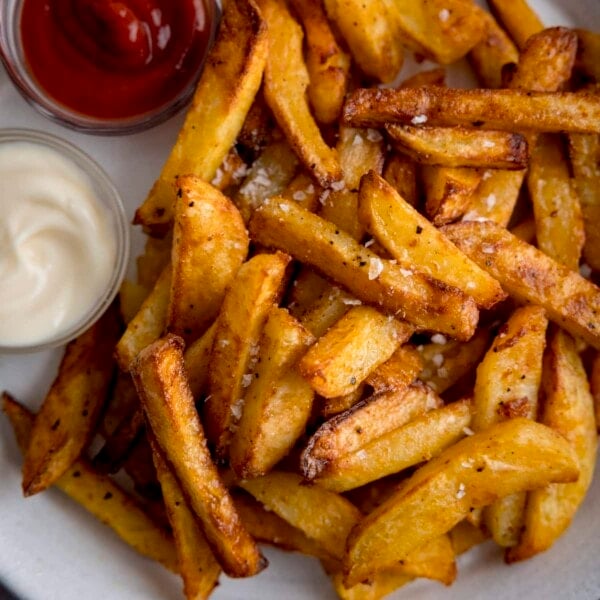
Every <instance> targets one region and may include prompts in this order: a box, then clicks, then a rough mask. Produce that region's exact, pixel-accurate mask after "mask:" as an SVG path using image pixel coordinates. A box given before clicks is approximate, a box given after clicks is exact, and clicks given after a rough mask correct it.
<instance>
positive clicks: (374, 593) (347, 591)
mask: <svg viewBox="0 0 600 600" xmlns="http://www.w3.org/2000/svg"><path fill="white" fill-rule="evenodd" d="M413 580H414V577H411V576H410V575H407V574H406V573H405V572H404V571H403V570H402V569H399V568H396V567H391V568H389V569H382V570H381V571H377V572H376V573H373V576H372V577H371V578H370V579H369V581H365V582H364V583H357V584H356V585H353V586H351V587H346V585H345V584H344V574H343V573H342V572H341V571H337V572H334V573H332V574H331V581H332V583H333V587H334V588H335V591H336V593H337V595H338V597H339V598H340V600H381V599H382V598H384V597H387V596H388V595H389V594H391V593H392V592H394V591H395V590H397V589H399V588H401V587H403V586H405V585H406V584H408V583H410V582H411V581H413Z"/></svg>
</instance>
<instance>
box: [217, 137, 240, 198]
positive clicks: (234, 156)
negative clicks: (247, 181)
mask: <svg viewBox="0 0 600 600" xmlns="http://www.w3.org/2000/svg"><path fill="white" fill-rule="evenodd" d="M240 135H241V132H240ZM238 137H239V136H238ZM246 171H247V166H246V163H245V162H244V161H243V160H242V157H241V156H240V155H239V154H238V151H237V149H236V148H235V147H233V148H232V149H231V150H230V151H229V153H228V154H227V156H226V157H225V158H224V159H223V162H222V163H221V166H220V167H219V168H218V169H217V171H216V173H215V176H214V177H213V178H212V180H211V182H210V184H211V185H212V186H213V187H215V188H217V189H218V190H219V191H221V192H224V191H226V190H228V189H229V188H230V187H233V186H237V185H240V183H241V182H242V178H243V177H244V175H245V174H246Z"/></svg>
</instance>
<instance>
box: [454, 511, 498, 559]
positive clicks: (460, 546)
mask: <svg viewBox="0 0 600 600" xmlns="http://www.w3.org/2000/svg"><path fill="white" fill-rule="evenodd" d="M448 535H449V536H450V541H451V543H452V548H453V549H454V554H456V556H458V555H459V554H464V553H465V552H467V551H468V550H470V549H471V548H473V546H478V545H479V544H482V543H483V542H485V540H487V539H488V537H489V535H488V534H487V533H485V532H484V531H483V530H482V529H481V527H476V526H475V525H472V524H471V523H469V521H467V520H466V519H465V520H464V521H461V522H460V523H458V524H457V525H455V526H454V527H453V528H452V529H451V530H450V532H449V533H448Z"/></svg>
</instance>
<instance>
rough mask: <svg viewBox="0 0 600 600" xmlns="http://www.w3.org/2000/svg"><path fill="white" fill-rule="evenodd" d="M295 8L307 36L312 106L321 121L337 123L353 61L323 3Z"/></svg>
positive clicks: (307, 1)
mask: <svg viewBox="0 0 600 600" xmlns="http://www.w3.org/2000/svg"><path fill="white" fill-rule="evenodd" d="M292 6H293V7H294V9H295V10H296V12H297V13H298V16H299V17H300V19H301V21H302V24H303V26H304V30H305V32H306V68H307V69H308V75H309V78H310V84H309V86H308V97H309V99H310V103H311V104H312V107H313V109H314V111H315V117H316V118H317V120H318V121H321V123H333V122H334V121H335V120H337V118H338V116H339V114H340V112H341V110H342V104H343V103H344V96H345V94H346V88H347V86H348V78H349V71H350V57H349V56H348V55H347V54H346V53H345V52H343V51H342V49H341V48H340V47H339V45H338V43H337V42H336V40H335V36H334V35H333V32H332V31H331V25H330V24H329V21H328V20H327V16H326V14H325V11H324V8H323V4H322V2H321V0H292Z"/></svg>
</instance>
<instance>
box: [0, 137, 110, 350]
mask: <svg viewBox="0 0 600 600" xmlns="http://www.w3.org/2000/svg"><path fill="white" fill-rule="evenodd" d="M111 219H112V216H111V214H110V213H109V211H108V209H107V208H106V207H105V206H104V205H103V204H102V202H101V201H100V200H99V199H98V197H97V195H96V192H95V190H94V187H93V185H92V182H91V181H90V179H89V178H88V176H87V174H86V173H85V172H84V171H83V170H82V169H81V168H80V167H79V166H78V165H77V164H76V163H75V162H73V161H72V160H70V159H69V158H66V157H65V156H63V155H62V154H60V153H59V152H58V151H56V150H54V149H52V148H51V147H49V146H45V145H41V144H36V143H32V142H21V141H7V142H3V143H1V144H0V346H4V347H19V346H30V345H35V344H42V343H44V342H46V341H50V340H52V339H55V338H57V337H60V335H61V334H62V333H65V332H67V330H69V329H70V328H71V327H73V326H74V325H76V324H77V323H78V322H79V321H80V320H81V319H83V318H84V317H85V316H86V315H87V314H88V313H89V311H90V310H91V309H92V307H93V306H94V305H95V304H96V302H97V301H98V300H99V299H100V297H101V296H102V295H103V294H105V293H106V291H107V286H108V284H109V282H110V280H111V276H112V274H113V270H114V269H115V263H116V254H117V242H116V240H115V236H114V228H113V227H112V222H111Z"/></svg>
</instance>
